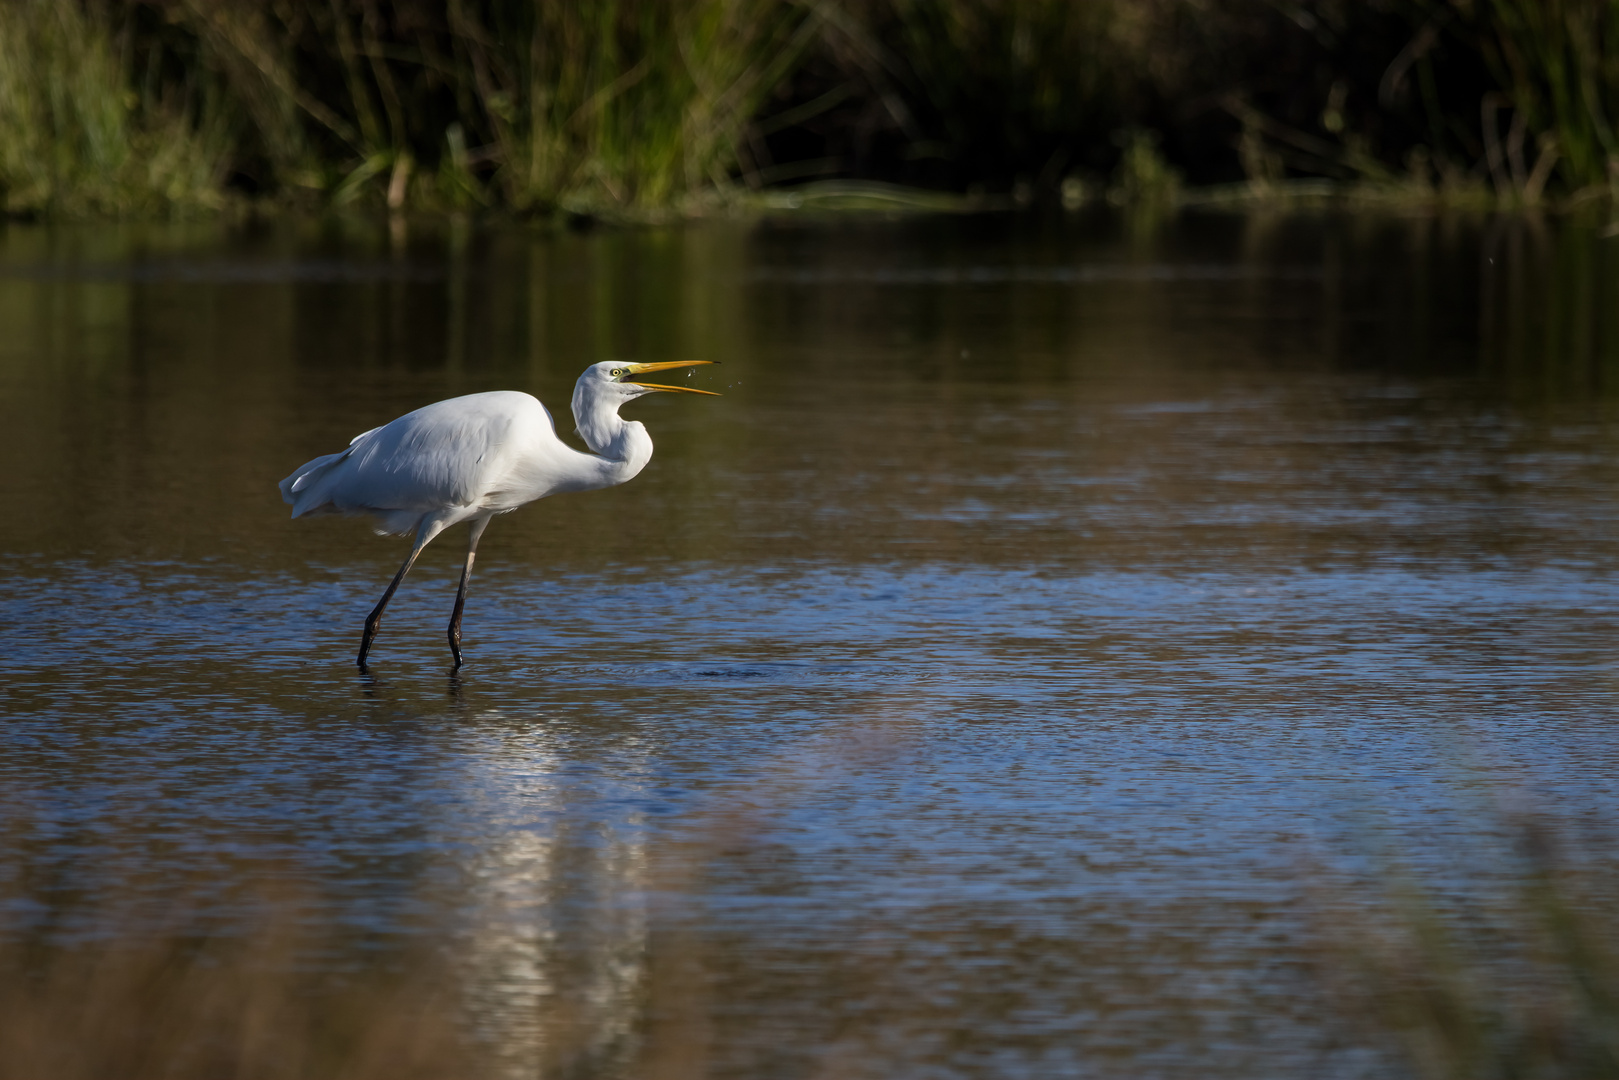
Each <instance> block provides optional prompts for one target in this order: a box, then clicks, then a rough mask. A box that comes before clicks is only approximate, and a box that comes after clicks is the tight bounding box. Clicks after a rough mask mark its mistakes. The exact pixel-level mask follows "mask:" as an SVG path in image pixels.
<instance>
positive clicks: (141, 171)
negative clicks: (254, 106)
mask: <svg viewBox="0 0 1619 1080" xmlns="http://www.w3.org/2000/svg"><path fill="white" fill-rule="evenodd" d="M228 152H229V146H228V141H227V135H226V132H225V131H224V130H223V129H222V127H221V125H220V123H219V117H217V116H216V115H213V114H209V113H198V112H195V111H189V110H187V109H186V108H185V106H184V103H183V102H180V103H176V102H174V101H173V100H151V99H148V100H143V99H142V97H141V96H140V95H139V94H138V93H137V92H136V90H135V89H134V86H133V80H132V78H131V71H130V68H129V63H128V60H127V58H126V57H125V56H124V55H122V54H121V51H120V49H119V43H118V42H117V41H116V40H115V38H114V35H113V33H112V25H111V20H110V19H109V18H108V17H107V16H106V14H105V12H102V11H98V10H96V9H89V10H86V9H83V8H81V7H79V6H78V5H76V4H73V3H63V2H59V0H4V2H0V200H3V201H0V208H3V209H4V211H5V212H7V213H10V214H19V213H22V214H28V213H47V214H66V215H86V214H95V215H100V214H120V213H129V212H135V213H141V212H152V211H160V210H173V209H182V210H183V209H215V208H217V207H218V206H220V205H221V203H222V201H223V200H222V195H221V191H220V185H221V181H222V180H223V179H224V169H225V163H226V159H227V154H228Z"/></svg>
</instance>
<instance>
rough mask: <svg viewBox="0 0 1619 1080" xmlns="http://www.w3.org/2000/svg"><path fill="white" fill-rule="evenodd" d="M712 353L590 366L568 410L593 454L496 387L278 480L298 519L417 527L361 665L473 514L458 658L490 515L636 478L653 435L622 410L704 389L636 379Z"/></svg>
mask: <svg viewBox="0 0 1619 1080" xmlns="http://www.w3.org/2000/svg"><path fill="white" fill-rule="evenodd" d="M709 362H710V361H690V362H686V363H660V364H622V363H621V364H614V363H611V362H608V363H601V364H593V365H592V366H590V367H588V368H586V369H585V372H584V374H583V375H581V376H579V381H578V382H577V383H575V384H574V392H573V415H574V421H575V423H576V424H577V426H578V431H579V435H580V437H581V438H583V439H584V441H585V443H586V445H588V446H589V447H590V449H591V450H592V451H594V453H590V454H586V453H581V452H580V451H578V450H575V449H574V448H573V447H571V446H569V445H567V444H566V443H564V442H563V441H562V440H561V439H559V438H558V437H557V433H556V427H555V425H554V424H553V423H552V421H551V414H550V413H548V412H547V411H546V409H545V406H544V405H541V404H540V403H539V401H538V400H536V399H535V398H533V397H531V396H530V395H528V394H524V393H520V392H518V391H515V390H495V391H491V392H489V393H485V394H468V395H467V396H466V397H458V398H450V399H449V400H447V401H439V402H435V403H434V404H432V405H427V406H424V407H422V408H420V409H417V410H416V411H415V412H410V413H406V414H405V415H404V416H401V417H400V418H399V419H397V420H394V421H392V422H391V423H387V424H384V425H383V426H382V427H379V428H372V429H371V430H370V431H367V432H365V433H364V434H362V435H356V436H355V437H354V439H353V440H352V441H351V442H350V443H349V445H348V449H346V450H343V451H341V452H339V453H336V454H326V455H324V456H322V457H318V458H315V459H314V460H313V461H310V462H308V463H307V464H305V465H303V466H302V467H301V468H299V469H298V470H296V471H295V472H293V474H292V475H291V476H288V477H287V478H286V479H285V480H283V481H281V497H282V499H283V500H285V501H286V502H288V503H290V504H291V506H292V516H293V517H295V518H299V517H306V516H308V515H311V514H370V515H372V516H373V517H374V518H375V519H376V523H377V531H378V532H379V533H401V534H403V533H414V534H415V538H416V539H415V543H414V544H412V546H411V551H410V555H409V556H408V557H407V558H406V559H405V563H404V565H403V566H401V567H400V568H399V573H398V574H396V575H395V576H394V579H393V582H392V584H390V585H389V586H388V590H387V591H386V592H385V593H383V595H382V599H381V601H379V602H378V604H377V606H376V609H375V610H374V611H372V612H371V615H370V616H369V617H368V618H367V619H366V623H365V633H364V635H363V637H362V639H361V643H360V656H359V663H360V666H361V667H364V666H365V659H366V655H367V654H368V653H369V652H370V650H371V642H372V640H373V639H374V638H375V637H376V632H377V626H378V624H379V623H380V621H381V618H382V612H383V609H384V608H386V607H387V606H388V601H389V600H390V599H392V598H393V594H394V592H395V590H397V589H398V588H399V583H400V582H401V581H403V580H404V578H405V575H406V574H407V573H409V571H410V568H411V565H412V564H413V563H414V562H415V561H416V557H417V556H418V555H420V554H421V551H422V548H424V547H426V546H427V544H428V543H429V542H430V541H432V539H433V538H434V537H435V536H437V535H438V534H439V533H441V532H443V531H444V530H445V529H447V528H449V527H450V526H451V525H456V524H459V523H461V522H463V521H466V522H471V525H472V535H471V541H470V543H469V545H468V548H467V562H466V567H465V569H464V570H463V571H462V574H461V586H460V589H459V590H458V591H457V593H456V599H455V611H454V614H453V615H452V616H451V619H450V628H449V638H450V652H451V653H452V655H453V656H454V657H455V667H456V668H460V666H461V610H462V607H463V605H464V603H465V601H466V590H467V582H468V581H469V580H470V578H471V575H472V563H473V559H474V557H475V555H476V552H477V548H478V539H479V538H480V537H481V536H482V535H483V530H484V528H485V527H486V526H487V525H488V524H489V519H490V518H492V517H493V516H494V515H496V514H504V513H507V512H508V511H511V510H515V509H517V508H518V507H519V506H522V505H524V504H525V503H530V502H533V501H534V500H536V499H543V498H545V497H546V496H548V495H557V494H561V493H563V492H569V491H594V490H596V489H597V488H604V487H612V486H614V485H616V484H622V483H624V482H625V481H626V480H630V479H632V478H633V477H634V476H635V475H636V474H637V473H639V472H640V471H641V470H642V469H643V468H645V467H646V463H647V462H648V461H650V460H651V459H652V438H651V436H649V435H648V434H647V432H646V427H645V426H644V425H642V424H640V423H639V422H636V421H632V420H624V419H623V418H622V417H620V416H619V415H618V410H619V408H620V407H621V406H623V405H625V404H627V403H628V402H630V401H633V400H634V399H636V398H638V397H640V396H642V395H644V394H649V393H655V392H657V391H660V390H662V391H680V392H685V393H695V394H707V393H709V391H706V390H695V389H693V388H691V387H685V386H658V385H653V384H650V383H642V382H637V381H633V380H634V378H635V377H636V376H639V375H644V374H647V373H648V372H653V371H662V370H666V369H668V368H675V367H688V366H693V365H695V364H699V363H709Z"/></svg>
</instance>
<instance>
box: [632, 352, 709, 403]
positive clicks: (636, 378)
mask: <svg viewBox="0 0 1619 1080" xmlns="http://www.w3.org/2000/svg"><path fill="white" fill-rule="evenodd" d="M712 363H714V361H713V360H667V361H664V362H662V363H657V364H625V365H624V367H625V369H626V370H627V371H628V372H629V374H628V375H626V376H624V378H623V379H621V380H619V381H620V382H629V383H634V384H635V385H636V386H639V387H642V388H643V389H646V390H667V391H669V392H670V393H672V394H707V395H708V396H709V397H719V396H720V395H718V394H716V393H715V392H714V391H712V390H699V389H697V388H696V387H694V386H662V385H659V384H657V383H644V382H642V381H641V378H640V377H641V376H642V375H645V374H647V373H648V372H651V371H668V370H669V369H670V368H683V367H697V366H698V365H699V364H712Z"/></svg>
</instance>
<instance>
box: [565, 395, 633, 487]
mask: <svg viewBox="0 0 1619 1080" xmlns="http://www.w3.org/2000/svg"><path fill="white" fill-rule="evenodd" d="M573 419H574V424H575V426H576V427H577V428H578V430H579V437H580V438H582V439H584V440H585V445H586V446H588V447H590V449H591V450H592V451H593V452H594V453H596V454H597V455H598V456H599V457H600V458H601V459H602V467H603V469H604V470H605V471H606V472H607V473H608V474H609V482H610V483H618V484H622V483H623V482H624V481H626V480H628V479H630V478H631V477H633V476H634V475H635V474H636V473H638V472H640V471H641V470H642V469H644V468H646V463H647V462H648V461H651V460H652V436H650V435H648V434H647V433H646V427H645V426H644V425H642V424H641V423H639V422H637V421H634V420H625V419H624V418H622V417H621V416H619V415H618V403H617V402H606V401H602V400H600V399H592V398H588V397H579V396H576V397H575V398H574V401H573Z"/></svg>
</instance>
